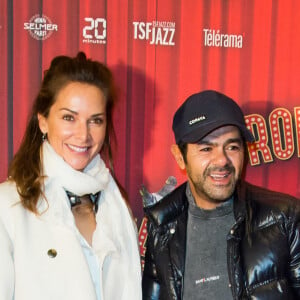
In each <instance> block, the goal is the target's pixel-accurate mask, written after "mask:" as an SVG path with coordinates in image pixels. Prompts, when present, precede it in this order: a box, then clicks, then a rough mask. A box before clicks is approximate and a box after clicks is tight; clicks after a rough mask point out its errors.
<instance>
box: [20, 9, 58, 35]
mask: <svg viewBox="0 0 300 300" xmlns="http://www.w3.org/2000/svg"><path fill="white" fill-rule="evenodd" d="M57 27H58V26H57V24H53V23H52V22H51V20H50V19H49V18H48V17H47V16H45V15H39V14H37V15H34V16H33V17H32V18H31V19H30V20H29V22H25V23H24V29H25V30H28V31H29V33H30V35H31V36H32V37H33V38H34V39H36V40H45V39H47V38H49V37H50V35H51V34H52V33H53V31H57Z"/></svg>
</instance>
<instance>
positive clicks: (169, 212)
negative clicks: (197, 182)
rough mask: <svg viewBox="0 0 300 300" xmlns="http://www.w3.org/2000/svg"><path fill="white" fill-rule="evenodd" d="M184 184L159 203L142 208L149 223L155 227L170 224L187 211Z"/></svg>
mask: <svg viewBox="0 0 300 300" xmlns="http://www.w3.org/2000/svg"><path fill="white" fill-rule="evenodd" d="M186 184H187V183H186V182H184V183H183V184H181V185H180V186H178V187H177V188H176V189H174V190H173V191H172V192H171V193H169V194H168V195H166V196H165V197H163V198H162V199H161V200H160V201H159V202H157V203H155V204H154V205H152V206H150V207H146V208H144V211H145V214H146V216H147V217H148V219H149V221H150V222H153V223H154V224H155V225H157V226H160V225H163V224H166V223H169V222H172V221H173V220H175V219H176V218H177V217H178V216H179V215H181V214H182V213H183V212H184V211H185V210H186V209H187V206H188V201H187V198H186V194H185V192H186Z"/></svg>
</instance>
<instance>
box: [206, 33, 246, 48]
mask: <svg viewBox="0 0 300 300" xmlns="http://www.w3.org/2000/svg"><path fill="white" fill-rule="evenodd" d="M203 32H204V46H206V47H223V48H243V35H241V34H226V33H221V32H220V30H215V29H207V28H204V29H203Z"/></svg>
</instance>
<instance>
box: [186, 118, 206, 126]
mask: <svg viewBox="0 0 300 300" xmlns="http://www.w3.org/2000/svg"><path fill="white" fill-rule="evenodd" d="M203 120H206V117H205V116H200V117H197V118H195V119H193V120H190V121H189V125H193V124H195V123H198V122H200V121H203Z"/></svg>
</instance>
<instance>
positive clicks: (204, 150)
mask: <svg viewBox="0 0 300 300" xmlns="http://www.w3.org/2000/svg"><path fill="white" fill-rule="evenodd" d="M200 151H201V152H209V151H211V147H204V148H201V149H200Z"/></svg>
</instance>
